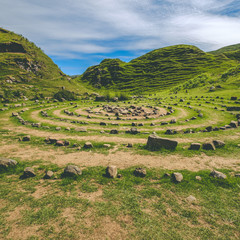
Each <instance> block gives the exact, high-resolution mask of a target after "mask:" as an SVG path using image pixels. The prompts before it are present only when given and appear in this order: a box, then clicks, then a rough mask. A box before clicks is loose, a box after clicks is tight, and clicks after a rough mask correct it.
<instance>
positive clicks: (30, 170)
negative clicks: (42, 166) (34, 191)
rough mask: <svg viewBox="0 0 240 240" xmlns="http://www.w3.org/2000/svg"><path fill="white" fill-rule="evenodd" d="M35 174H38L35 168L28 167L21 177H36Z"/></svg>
mask: <svg viewBox="0 0 240 240" xmlns="http://www.w3.org/2000/svg"><path fill="white" fill-rule="evenodd" d="M35 176H36V174H35V172H34V170H33V168H31V167H26V168H25V169H24V172H23V175H22V176H21V177H20V178H21V179H25V178H30V177H35Z"/></svg>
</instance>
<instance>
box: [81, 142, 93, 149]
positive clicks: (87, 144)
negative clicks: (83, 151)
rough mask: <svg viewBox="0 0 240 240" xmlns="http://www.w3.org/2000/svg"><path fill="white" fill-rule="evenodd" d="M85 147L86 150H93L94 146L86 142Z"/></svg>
mask: <svg viewBox="0 0 240 240" xmlns="http://www.w3.org/2000/svg"><path fill="white" fill-rule="evenodd" d="M83 147H84V148H93V145H92V143H91V142H86V143H85V144H84V146H83Z"/></svg>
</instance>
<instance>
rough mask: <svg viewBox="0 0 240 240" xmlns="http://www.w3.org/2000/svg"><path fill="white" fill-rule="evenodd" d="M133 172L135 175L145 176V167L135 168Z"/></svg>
mask: <svg viewBox="0 0 240 240" xmlns="http://www.w3.org/2000/svg"><path fill="white" fill-rule="evenodd" d="M133 174H134V175H135V176H136V177H145V176H146V175H147V170H146V169H145V168H136V169H135V170H134V172H133Z"/></svg>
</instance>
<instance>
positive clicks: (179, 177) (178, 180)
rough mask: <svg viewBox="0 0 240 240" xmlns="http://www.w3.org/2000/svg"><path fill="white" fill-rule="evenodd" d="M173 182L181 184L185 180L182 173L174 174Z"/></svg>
mask: <svg viewBox="0 0 240 240" xmlns="http://www.w3.org/2000/svg"><path fill="white" fill-rule="evenodd" d="M172 177H173V180H174V181H176V182H178V183H180V182H181V181H182V180H183V175H182V174H181V173H178V172H176V173H173V174H172Z"/></svg>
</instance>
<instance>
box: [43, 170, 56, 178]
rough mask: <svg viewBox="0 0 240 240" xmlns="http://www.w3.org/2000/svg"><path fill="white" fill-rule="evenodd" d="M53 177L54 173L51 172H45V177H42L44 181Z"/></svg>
mask: <svg viewBox="0 0 240 240" xmlns="http://www.w3.org/2000/svg"><path fill="white" fill-rule="evenodd" d="M53 176H54V173H53V171H50V170H49V171H47V172H46V174H45V176H44V177H43V178H44V179H51V178H53Z"/></svg>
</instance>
